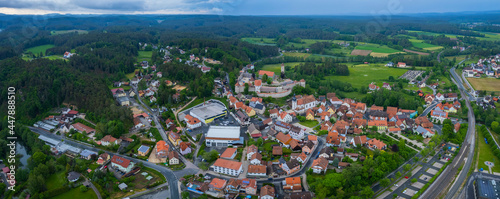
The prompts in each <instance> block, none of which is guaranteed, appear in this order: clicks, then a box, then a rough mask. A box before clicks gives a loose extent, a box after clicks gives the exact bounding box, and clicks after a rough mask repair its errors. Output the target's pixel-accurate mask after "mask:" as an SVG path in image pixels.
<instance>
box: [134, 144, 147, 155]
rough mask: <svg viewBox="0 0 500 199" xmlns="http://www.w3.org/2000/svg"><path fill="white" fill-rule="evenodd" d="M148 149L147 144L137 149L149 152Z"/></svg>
mask: <svg viewBox="0 0 500 199" xmlns="http://www.w3.org/2000/svg"><path fill="white" fill-rule="evenodd" d="M148 150H149V146H145V145H141V147H139V149H137V151H140V152H143V153H146V152H148Z"/></svg>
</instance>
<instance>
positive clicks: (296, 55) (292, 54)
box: [283, 52, 311, 58]
mask: <svg viewBox="0 0 500 199" xmlns="http://www.w3.org/2000/svg"><path fill="white" fill-rule="evenodd" d="M283 55H284V56H289V57H303V58H307V57H309V56H311V54H309V53H290V52H286V53H283Z"/></svg>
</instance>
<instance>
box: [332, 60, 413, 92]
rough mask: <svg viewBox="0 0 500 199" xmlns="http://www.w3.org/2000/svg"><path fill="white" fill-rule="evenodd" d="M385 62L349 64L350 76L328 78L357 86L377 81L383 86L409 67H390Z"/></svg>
mask: <svg viewBox="0 0 500 199" xmlns="http://www.w3.org/2000/svg"><path fill="white" fill-rule="evenodd" d="M384 65H385V64H382V63H381V64H358V65H353V66H349V72H350V75H349V76H327V77H325V78H326V79H327V80H329V79H333V80H339V81H342V82H348V83H350V84H351V85H352V86H353V87H355V88H361V87H368V85H369V84H370V83H372V82H376V83H377V85H379V86H381V85H382V83H383V82H387V80H388V79H389V76H393V77H394V78H395V79H396V78H398V77H399V76H401V75H403V74H404V73H405V72H406V71H407V69H400V68H389V67H385V66H384Z"/></svg>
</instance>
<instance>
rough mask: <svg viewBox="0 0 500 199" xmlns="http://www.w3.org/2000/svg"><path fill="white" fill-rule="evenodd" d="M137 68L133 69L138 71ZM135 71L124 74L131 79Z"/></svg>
mask: <svg viewBox="0 0 500 199" xmlns="http://www.w3.org/2000/svg"><path fill="white" fill-rule="evenodd" d="M138 70H139V69H135V71H138ZM135 71H134V72H131V73H129V74H126V75H125V76H127V79H130V80H131V79H132V78H134V77H135Z"/></svg>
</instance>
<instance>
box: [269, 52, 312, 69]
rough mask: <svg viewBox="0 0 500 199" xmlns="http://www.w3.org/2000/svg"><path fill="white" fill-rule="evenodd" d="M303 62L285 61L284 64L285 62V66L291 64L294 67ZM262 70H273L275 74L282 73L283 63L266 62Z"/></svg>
mask: <svg viewBox="0 0 500 199" xmlns="http://www.w3.org/2000/svg"><path fill="white" fill-rule="evenodd" d="M304 54H305V53H304ZM301 63H303V62H289V63H284V64H285V67H287V66H290V67H292V68H295V66H297V65H299V64H301ZM262 70H267V71H272V72H274V73H275V74H281V64H266V65H264V67H262Z"/></svg>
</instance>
